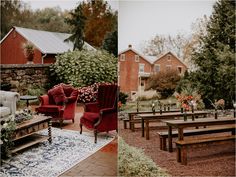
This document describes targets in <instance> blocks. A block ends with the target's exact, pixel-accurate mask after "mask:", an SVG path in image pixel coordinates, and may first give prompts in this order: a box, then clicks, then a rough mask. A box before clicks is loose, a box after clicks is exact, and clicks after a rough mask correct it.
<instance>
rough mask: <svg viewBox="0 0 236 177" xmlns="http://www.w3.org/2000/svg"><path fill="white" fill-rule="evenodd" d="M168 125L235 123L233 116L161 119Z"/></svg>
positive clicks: (189, 125) (187, 125)
mask: <svg viewBox="0 0 236 177" xmlns="http://www.w3.org/2000/svg"><path fill="white" fill-rule="evenodd" d="M162 122H165V123H166V124H167V125H168V126H174V127H194V126H201V125H221V124H234V123H236V119H235V118H233V117H219V118H218V119H215V118H214V117H210V118H198V119H195V120H194V121H193V120H190V119H188V120H187V121H184V120H163V121H162Z"/></svg>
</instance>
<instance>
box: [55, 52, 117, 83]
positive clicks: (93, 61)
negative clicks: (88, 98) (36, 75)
mask: <svg viewBox="0 0 236 177" xmlns="http://www.w3.org/2000/svg"><path fill="white" fill-rule="evenodd" d="M50 71H51V76H53V77H54V78H55V79H56V80H59V81H60V82H63V83H70V84H72V85H73V86H75V87H84V86H88V85H92V84H94V83H98V82H110V83H112V82H116V80H117V58H115V57H114V56H113V55H111V54H109V53H107V52H106V51H103V50H97V51H86V50H82V51H78V50H75V51H72V52H66V53H64V54H62V55H57V56H56V62H55V63H54V64H53V65H52V66H51V68H50Z"/></svg>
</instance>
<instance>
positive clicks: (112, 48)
mask: <svg viewBox="0 0 236 177" xmlns="http://www.w3.org/2000/svg"><path fill="white" fill-rule="evenodd" d="M102 48H103V49H105V50H106V51H108V52H109V53H112V54H113V55H114V56H116V57H117V56H118V32H117V28H116V29H115V30H114V31H113V32H111V33H108V34H107V35H106V36H105V39H104V41H103V44H102Z"/></svg>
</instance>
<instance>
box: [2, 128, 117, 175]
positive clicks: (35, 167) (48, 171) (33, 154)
mask: <svg viewBox="0 0 236 177" xmlns="http://www.w3.org/2000/svg"><path fill="white" fill-rule="evenodd" d="M40 134H44V135H47V130H43V131H41V132H40ZM52 136H53V139H52V144H50V143H49V142H48V141H45V142H42V143H40V144H39V145H38V146H34V147H32V148H29V149H27V150H25V151H24V152H23V153H21V154H18V155H15V156H14V157H12V158H11V159H9V160H7V161H5V162H4V163H3V164H2V166H1V170H0V176H1V177H3V176H4V177H5V176H7V177H10V176H21V177H22V176H27V177H31V176H35V177H55V176H59V175H60V174H62V173H64V172H65V171H67V170H68V169H70V168H71V167H73V166H74V165H76V164H77V163H79V162H81V161H82V160H84V159H85V158H87V157H89V156H90V155H92V154H93V153H95V152H96V151H98V150H99V149H100V148H102V147H103V146H105V145H106V144H108V143H109V142H111V141H112V140H113V139H114V135H111V134H108V135H107V134H104V135H100V136H98V141H97V144H95V143H94V136H93V133H87V132H83V134H79V132H78V131H71V130H64V129H63V130H61V129H57V128H52Z"/></svg>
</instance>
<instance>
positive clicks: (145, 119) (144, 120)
mask: <svg viewBox="0 0 236 177" xmlns="http://www.w3.org/2000/svg"><path fill="white" fill-rule="evenodd" d="M184 114H185V115H186V116H187V117H189V116H191V117H192V116H194V117H199V116H203V117H206V116H207V114H208V112H207V111H195V112H194V113H192V112H186V113H181V112H168V113H162V114H158V113H156V114H138V115H137V116H139V117H140V118H141V128H142V137H144V134H146V139H147V140H149V129H150V127H149V122H150V121H161V120H162V119H174V118H176V117H183V116H184ZM144 124H145V125H144ZM145 132H146V133H145Z"/></svg>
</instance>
